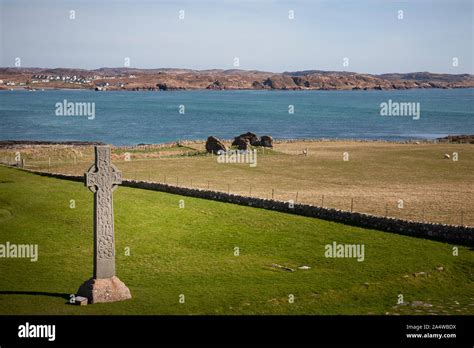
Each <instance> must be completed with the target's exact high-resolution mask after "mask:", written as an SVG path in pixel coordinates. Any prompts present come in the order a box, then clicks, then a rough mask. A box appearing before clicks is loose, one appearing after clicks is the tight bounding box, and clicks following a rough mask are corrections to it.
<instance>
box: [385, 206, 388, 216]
mask: <svg viewBox="0 0 474 348" xmlns="http://www.w3.org/2000/svg"><path fill="white" fill-rule="evenodd" d="M387 216H388V203H385V217H387Z"/></svg>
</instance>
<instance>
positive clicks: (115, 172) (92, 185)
mask: <svg viewBox="0 0 474 348" xmlns="http://www.w3.org/2000/svg"><path fill="white" fill-rule="evenodd" d="M108 165H109V167H110V177H111V178H112V180H111V184H112V185H111V191H112V192H113V191H115V190H116V189H117V187H118V184H120V183H121V182H122V172H121V171H120V170H119V169H118V168H117V167H116V166H115V165H113V164H112V163H109V164H108ZM91 174H92V175H91ZM94 174H98V170H97V166H96V165H95V164H93V165H91V166H90V167H89V169H88V170H87V172H86V186H87V187H88V188H89V190H91V191H92V192H94V193H96V192H97V186H98V183H97V182H96V180H94V179H93V176H94Z"/></svg>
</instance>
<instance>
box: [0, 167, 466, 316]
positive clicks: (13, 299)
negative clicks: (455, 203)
mask: <svg viewBox="0 0 474 348" xmlns="http://www.w3.org/2000/svg"><path fill="white" fill-rule="evenodd" d="M71 199H74V200H75V201H76V208H75V209H70V208H69V201H70V200H71ZM180 199H184V201H185V208H184V209H179V207H178V203H179V200H180ZM114 203H115V221H116V239H117V262H118V264H117V268H118V276H119V277H120V278H121V279H122V280H123V281H124V282H125V283H126V284H127V285H128V286H129V288H130V290H131V292H132V296H133V299H132V300H130V301H126V302H121V303H112V304H97V305H93V306H87V307H78V306H70V305H66V304H65V303H66V299H67V298H68V294H70V293H74V292H75V291H76V290H77V288H78V286H79V285H80V284H81V283H82V282H83V281H84V280H86V279H87V278H88V277H90V275H91V272H92V264H91V262H92V193H91V192H89V191H88V190H87V189H86V188H85V187H83V185H82V184H80V183H73V182H66V181H60V180H56V179H50V178H43V177H38V176H35V175H32V174H27V173H24V172H20V171H17V170H14V169H8V168H4V167H0V226H1V227H0V243H2V244H3V243H5V242H6V241H10V242H11V243H17V244H20V243H28V244H36V243H37V244H39V250H40V256H39V261H38V262H36V263H33V262H30V261H29V260H25V259H4V258H1V259H0V275H1V276H0V314H12V313H15V314H22V313H34V314H43V313H47V314H367V313H374V314H383V313H386V312H390V313H414V314H417V313H425V312H426V313H428V312H427V311H428V310H431V311H432V312H433V313H439V314H446V313H453V314H467V313H469V314H474V307H473V303H474V296H473V294H474V285H473V282H472V280H473V279H472V271H473V264H474V254H473V252H472V251H469V250H468V249H467V248H463V247H460V248H459V256H457V257H456V256H452V246H451V245H448V244H444V243H438V242H433V241H427V240H423V239H415V238H410V237H404V236H399V235H393V234H388V233H382V232H378V231H373V230H365V229H361V228H355V227H349V226H344V225H340V224H336V223H331V222H326V221H321V220H317V219H311V218H305V217H300V216H293V215H286V214H282V213H278V212H270V211H265V210H260V209H255V208H250V207H242V206H237V205H231V204H225V203H219V202H213V201H206V200H200V199H193V198H189V197H180V196H175V195H170V194H164V193H159V192H152V191H145V190H138V189H130V188H124V187H121V188H119V189H118V190H117V191H116V192H115V200H114ZM333 241H337V242H338V243H362V244H365V261H364V262H357V261H356V260H355V259H327V258H325V257H324V245H325V244H328V243H332V242H333ZM236 246H238V247H239V248H240V251H241V255H240V256H234V254H233V251H234V250H233V249H234V247H236ZM125 247H130V249H131V255H130V256H125V255H124V248H125ZM272 263H278V264H280V265H286V266H289V267H292V268H296V267H297V266H300V265H303V264H305V265H309V266H311V267H312V268H311V269H310V270H297V271H296V272H287V271H282V270H277V269H274V268H272V267H271V266H270V265H271V264H272ZM437 266H443V267H444V269H445V270H444V271H443V272H438V271H437V270H436V267H437ZM420 271H424V272H428V274H427V276H419V277H414V276H412V273H413V272H420ZM404 275H408V277H404ZM364 283H369V284H368V285H367V284H365V285H364ZM24 291H30V292H33V293H34V294H19V293H16V294H15V293H10V292H24ZM39 292H41V293H43V294H38V293H39ZM400 293H402V294H403V295H404V299H405V301H407V302H412V301H424V302H429V303H431V304H433V305H434V306H433V307H431V308H424V307H423V308H421V307H412V306H400V307H399V308H392V307H393V306H394V305H395V304H396V301H397V295H398V294H400ZM179 294H185V296H186V303H185V304H179V302H178V296H179ZM289 294H294V295H295V297H296V299H295V303H293V304H289V303H288V295H289ZM454 301H457V302H458V303H459V304H456V303H455V302H454ZM417 311H420V312H417Z"/></svg>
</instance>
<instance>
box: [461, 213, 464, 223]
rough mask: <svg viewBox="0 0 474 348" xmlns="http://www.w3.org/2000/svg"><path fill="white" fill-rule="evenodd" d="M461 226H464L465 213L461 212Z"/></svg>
mask: <svg viewBox="0 0 474 348" xmlns="http://www.w3.org/2000/svg"><path fill="white" fill-rule="evenodd" d="M461 226H464V211H462V210H461Z"/></svg>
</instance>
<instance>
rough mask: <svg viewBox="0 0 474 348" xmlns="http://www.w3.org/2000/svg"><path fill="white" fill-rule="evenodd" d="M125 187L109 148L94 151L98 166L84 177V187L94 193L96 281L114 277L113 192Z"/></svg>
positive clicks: (95, 165)
mask: <svg viewBox="0 0 474 348" xmlns="http://www.w3.org/2000/svg"><path fill="white" fill-rule="evenodd" d="M121 183H122V172H120V171H119V170H118V169H117V168H116V167H115V166H114V165H113V164H112V163H111V161H110V147H109V146H96V147H95V164H93V165H92V166H91V167H90V168H89V170H88V171H87V173H85V185H86V186H87V187H88V188H89V189H90V190H91V191H92V192H94V278H96V279H101V278H111V277H113V276H115V237H114V208H113V198H112V192H113V191H114V190H115V189H116V188H117V185H119V184H121Z"/></svg>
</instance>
